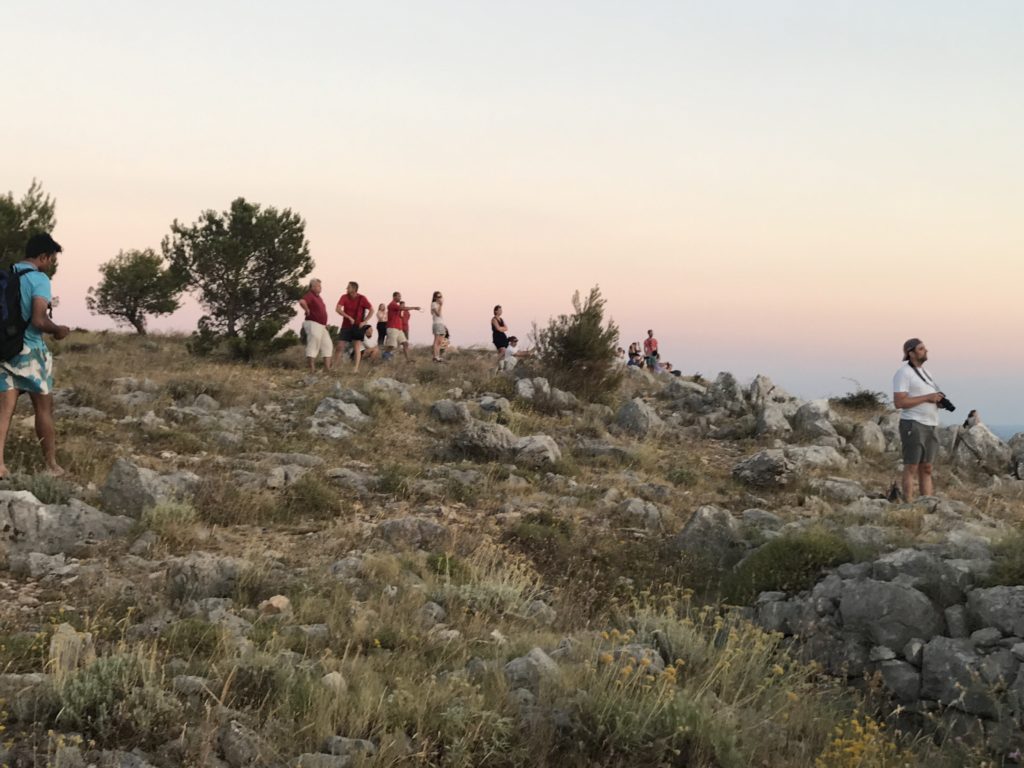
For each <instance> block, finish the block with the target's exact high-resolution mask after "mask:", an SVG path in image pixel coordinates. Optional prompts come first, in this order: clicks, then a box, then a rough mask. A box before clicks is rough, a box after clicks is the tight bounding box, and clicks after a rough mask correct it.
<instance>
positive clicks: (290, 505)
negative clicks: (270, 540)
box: [280, 474, 342, 520]
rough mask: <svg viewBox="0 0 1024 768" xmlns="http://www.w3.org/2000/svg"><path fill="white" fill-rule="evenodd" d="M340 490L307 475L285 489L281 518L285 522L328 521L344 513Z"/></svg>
mask: <svg viewBox="0 0 1024 768" xmlns="http://www.w3.org/2000/svg"><path fill="white" fill-rule="evenodd" d="M341 499H342V497H341V494H340V493H338V489H337V488H334V487H332V486H331V485H329V484H328V483H327V482H326V481H325V480H323V479H322V478H320V477H317V476H316V475H313V474H305V475H303V476H302V477H300V478H299V479H298V480H296V481H295V482H294V483H292V484H291V485H289V486H288V487H287V488H285V489H284V492H283V493H282V499H281V508H280V509H281V513H282V514H281V517H282V518H283V519H285V520H294V519H297V518H298V519H301V518H312V519H314V520H327V519H330V518H332V517H335V516H336V515H338V514H340V513H341V512H342V505H341Z"/></svg>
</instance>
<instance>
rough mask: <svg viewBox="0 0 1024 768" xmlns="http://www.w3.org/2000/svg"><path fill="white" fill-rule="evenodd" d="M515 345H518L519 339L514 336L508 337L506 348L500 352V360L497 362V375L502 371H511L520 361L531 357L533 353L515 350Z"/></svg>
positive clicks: (526, 350) (525, 350)
mask: <svg viewBox="0 0 1024 768" xmlns="http://www.w3.org/2000/svg"><path fill="white" fill-rule="evenodd" d="M517 344H519V339H517V338H516V337H515V336H509V337H508V346H507V347H505V349H503V350H502V358H501V360H500V361H499V362H498V372H499V373H501V372H502V371H511V370H512V369H513V368H515V367H516V365H518V363H519V361H520V360H522V359H524V358H527V357H533V352H531V351H530V350H528V349H524V350H522V351H520V350H518V349H516V345H517Z"/></svg>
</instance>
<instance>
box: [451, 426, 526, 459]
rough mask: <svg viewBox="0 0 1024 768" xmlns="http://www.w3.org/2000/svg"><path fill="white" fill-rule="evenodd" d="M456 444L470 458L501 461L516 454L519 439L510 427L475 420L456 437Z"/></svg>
mask: <svg viewBox="0 0 1024 768" xmlns="http://www.w3.org/2000/svg"><path fill="white" fill-rule="evenodd" d="M454 444H455V448H456V449H457V450H459V451H461V452H462V453H465V454H468V455H470V456H477V457H479V458H483V459H500V458H504V457H507V456H509V455H512V454H513V453H514V452H515V450H516V447H517V445H518V439H517V438H516V436H515V435H514V434H512V431H511V430H510V429H509V428H508V427H503V426H502V425H501V424H492V423H490V422H486V421H477V420H475V419H474V420H473V421H470V422H469V423H468V424H467V425H466V426H465V427H463V429H462V430H461V431H459V433H458V434H456V435H455V439H454Z"/></svg>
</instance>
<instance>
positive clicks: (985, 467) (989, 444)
mask: <svg viewBox="0 0 1024 768" xmlns="http://www.w3.org/2000/svg"><path fill="white" fill-rule="evenodd" d="M1011 456H1012V451H1011V450H1010V446H1009V445H1007V444H1006V443H1004V442H1003V441H1002V440H1001V439H999V437H998V436H997V435H996V434H995V433H994V432H992V430H990V429H989V428H988V427H986V426H985V425H984V424H975V425H974V426H973V427H969V428H964V427H960V428H959V432H958V433H957V438H956V447H955V448H954V450H953V457H952V462H953V466H954V467H956V468H957V469H962V470H974V471H978V472H982V473H984V474H986V475H1003V474H1006V473H1007V472H1009V471H1010V459H1011Z"/></svg>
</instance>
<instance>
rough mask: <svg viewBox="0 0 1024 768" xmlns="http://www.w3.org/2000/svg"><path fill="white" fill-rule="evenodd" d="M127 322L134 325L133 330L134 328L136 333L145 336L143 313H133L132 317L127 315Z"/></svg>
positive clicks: (144, 317)
mask: <svg viewBox="0 0 1024 768" xmlns="http://www.w3.org/2000/svg"><path fill="white" fill-rule="evenodd" d="M128 322H129V323H131V324H132V325H133V326H135V330H136V332H138V334H139V335H140V336H145V335H146V316H145V315H135V316H134V317H129V318H128Z"/></svg>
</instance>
